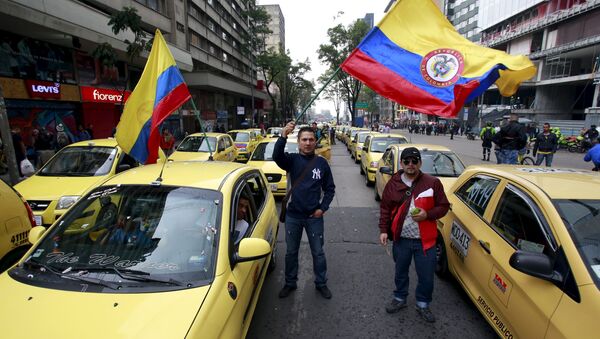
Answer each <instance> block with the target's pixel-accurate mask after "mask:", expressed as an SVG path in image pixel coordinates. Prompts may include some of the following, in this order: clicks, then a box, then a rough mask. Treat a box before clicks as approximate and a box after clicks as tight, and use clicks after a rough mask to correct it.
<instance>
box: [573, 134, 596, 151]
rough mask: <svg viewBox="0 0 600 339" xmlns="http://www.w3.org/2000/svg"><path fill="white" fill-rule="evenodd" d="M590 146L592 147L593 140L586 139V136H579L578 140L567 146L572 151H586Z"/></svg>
mask: <svg viewBox="0 0 600 339" xmlns="http://www.w3.org/2000/svg"><path fill="white" fill-rule="evenodd" d="M590 148H592V142H591V141H590V139H584V138H581V139H579V137H578V138H577V141H576V142H574V143H572V144H571V145H569V148H567V149H568V150H569V152H571V153H585V152H587V151H588V150H589V149H590Z"/></svg>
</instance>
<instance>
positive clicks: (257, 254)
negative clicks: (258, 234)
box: [235, 238, 271, 263]
mask: <svg viewBox="0 0 600 339" xmlns="http://www.w3.org/2000/svg"><path fill="white" fill-rule="evenodd" d="M270 253H271V245H269V243H268V242H267V241H266V240H264V239H258V238H244V239H242V241H240V246H239V249H238V252H237V253H236V255H235V262H236V263H238V262H246V261H254V260H258V259H262V258H264V257H266V256H268V255H269V254H270Z"/></svg>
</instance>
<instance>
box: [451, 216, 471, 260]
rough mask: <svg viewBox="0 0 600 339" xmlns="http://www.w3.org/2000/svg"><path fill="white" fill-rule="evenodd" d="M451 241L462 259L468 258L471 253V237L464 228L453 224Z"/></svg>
mask: <svg viewBox="0 0 600 339" xmlns="http://www.w3.org/2000/svg"><path fill="white" fill-rule="evenodd" d="M450 241H452V245H453V246H454V248H455V249H456V250H457V251H458V253H457V254H458V255H460V256H461V257H462V258H466V257H467V253H468V251H469V243H470V242H471V236H470V235H469V233H467V232H466V231H465V230H464V228H462V226H460V225H459V224H458V223H456V222H453V223H452V230H451V232H450Z"/></svg>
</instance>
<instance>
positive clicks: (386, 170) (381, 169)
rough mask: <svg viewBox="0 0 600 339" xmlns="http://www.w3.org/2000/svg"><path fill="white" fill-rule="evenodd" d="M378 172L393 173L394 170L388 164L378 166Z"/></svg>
mask: <svg viewBox="0 0 600 339" xmlns="http://www.w3.org/2000/svg"><path fill="white" fill-rule="evenodd" d="M379 172H380V173H383V174H389V175H394V171H392V168H391V167H389V166H383V167H379Z"/></svg>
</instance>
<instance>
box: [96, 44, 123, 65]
mask: <svg viewBox="0 0 600 339" xmlns="http://www.w3.org/2000/svg"><path fill="white" fill-rule="evenodd" d="M92 56H93V57H94V58H96V59H98V60H100V62H101V63H102V65H104V66H106V67H112V66H114V64H115V62H116V61H117V54H116V53H115V49H114V48H113V47H112V45H111V44H109V43H108V42H105V43H103V44H101V45H98V47H96V48H95V49H94V50H93V51H92Z"/></svg>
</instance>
